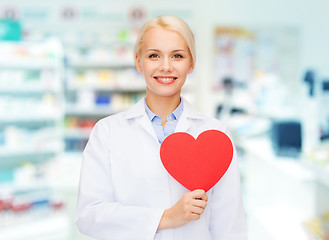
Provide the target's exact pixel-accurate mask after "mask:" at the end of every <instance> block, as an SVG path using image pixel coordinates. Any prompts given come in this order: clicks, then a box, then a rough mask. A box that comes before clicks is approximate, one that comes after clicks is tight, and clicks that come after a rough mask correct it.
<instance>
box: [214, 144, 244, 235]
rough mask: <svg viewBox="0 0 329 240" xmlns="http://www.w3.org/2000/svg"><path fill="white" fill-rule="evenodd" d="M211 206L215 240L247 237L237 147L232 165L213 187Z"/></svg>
mask: <svg viewBox="0 0 329 240" xmlns="http://www.w3.org/2000/svg"><path fill="white" fill-rule="evenodd" d="M210 206H211V215H210V233H211V236H212V239H213V240H222V239H225V240H246V239H247V229H246V220H245V212H244V208H243V203H242V193H241V187H240V174H239V168H238V162H237V155H236V151H235V149H234V153H233V159H232V162H231V165H230V167H229V168H228V170H227V171H226V173H225V174H224V176H223V177H222V179H221V180H220V181H219V182H218V183H217V184H216V185H215V187H214V188H213V195H212V199H211V204H210Z"/></svg>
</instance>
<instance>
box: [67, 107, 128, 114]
mask: <svg viewBox="0 0 329 240" xmlns="http://www.w3.org/2000/svg"><path fill="white" fill-rule="evenodd" d="M123 109H124V108H118V109H113V108H111V107H108V106H105V107H93V108H82V107H74V106H70V107H67V108H66V115H77V116H107V115H113V114H115V113H118V112H119V111H121V110H123Z"/></svg>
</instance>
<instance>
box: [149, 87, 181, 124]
mask: <svg viewBox="0 0 329 240" xmlns="http://www.w3.org/2000/svg"><path fill="white" fill-rule="evenodd" d="M146 104H147V106H148V107H149V109H150V110H151V111H152V112H154V113H155V114H156V115H158V116H160V117H161V119H162V123H165V122H166V118H167V116H168V115H169V114H170V113H172V112H173V111H174V110H175V109H176V108H177V107H178V106H179V104H180V92H179V93H177V94H175V95H173V96H169V97H163V96H157V95H154V94H152V93H151V91H148V90H146Z"/></svg>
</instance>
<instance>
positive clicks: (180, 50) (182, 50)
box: [146, 49, 186, 52]
mask: <svg viewBox="0 0 329 240" xmlns="http://www.w3.org/2000/svg"><path fill="white" fill-rule="evenodd" d="M146 52H161V51H160V50H158V49H148V50H146ZM172 52H186V50H184V49H176V50H173V51H172Z"/></svg>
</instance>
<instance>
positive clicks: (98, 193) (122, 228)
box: [76, 122, 164, 240]
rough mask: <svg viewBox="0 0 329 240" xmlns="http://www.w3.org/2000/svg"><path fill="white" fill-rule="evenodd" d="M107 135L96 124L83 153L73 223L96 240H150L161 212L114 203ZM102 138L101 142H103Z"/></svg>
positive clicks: (159, 210)
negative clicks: (74, 221)
mask: <svg viewBox="0 0 329 240" xmlns="http://www.w3.org/2000/svg"><path fill="white" fill-rule="evenodd" d="M109 134H110V132H109V131H108V129H107V128H106V125H105V124H103V123H102V122H99V123H98V124H96V126H95V127H94V129H93V131H92V133H91V135H90V139H89V142H88V144H87V146H86V148H85V150H84V153H83V160H82V166H81V176H80V185H79V192H78V203H77V210H76V224H77V226H78V228H79V229H80V231H81V232H82V233H84V234H86V235H89V236H91V237H94V238H97V239H100V240H101V239H106V240H110V239H115V240H118V239H125V240H126V239H127V240H128V239H153V238H154V235H155V233H156V230H157V227H158V225H159V222H160V219H161V216H162V214H163V211H164V209H154V208H147V207H138V206H127V205H124V204H121V203H119V202H115V201H114V188H113V183H112V178H111V163H110V159H109V158H110V149H109V146H108V142H107V141H106V138H108V136H109ZM104 139H105V141H104Z"/></svg>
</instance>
